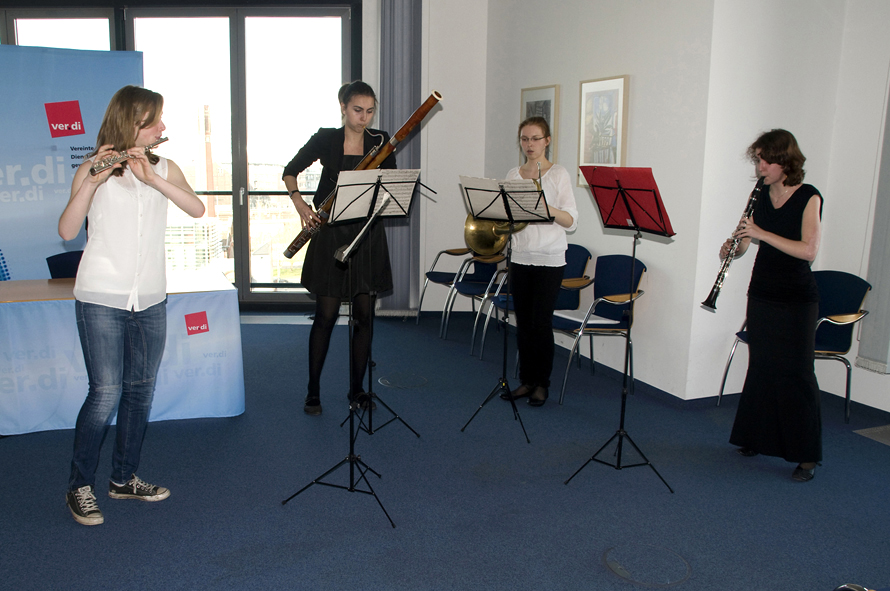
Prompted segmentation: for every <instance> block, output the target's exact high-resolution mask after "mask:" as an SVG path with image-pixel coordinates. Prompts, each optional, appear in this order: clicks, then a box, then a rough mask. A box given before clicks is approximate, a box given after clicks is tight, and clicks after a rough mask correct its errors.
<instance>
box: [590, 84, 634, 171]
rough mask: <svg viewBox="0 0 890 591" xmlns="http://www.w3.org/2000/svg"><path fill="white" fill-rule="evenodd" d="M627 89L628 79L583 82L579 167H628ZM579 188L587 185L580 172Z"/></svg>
mask: <svg viewBox="0 0 890 591" xmlns="http://www.w3.org/2000/svg"><path fill="white" fill-rule="evenodd" d="M627 86H628V77H627V76H617V77H615V78H600V79H599V80H588V81H586V82H582V83H581V118H580V131H579V136H580V137H579V143H578V166H590V165H596V166H624V162H625V159H626V157H627ZM578 186H582V187H586V186H587V181H586V180H585V179H584V175H582V174H581V171H580V170H579V171H578Z"/></svg>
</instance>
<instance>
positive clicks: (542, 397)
mask: <svg viewBox="0 0 890 591" xmlns="http://www.w3.org/2000/svg"><path fill="white" fill-rule="evenodd" d="M549 396H550V392H549V391H548V390H547V388H545V387H544V386H537V387H535V390H534V391H533V392H532V393H531V395H530V396H529V397H528V405H529V406H544V403H545V402H547V398H548V397H549Z"/></svg>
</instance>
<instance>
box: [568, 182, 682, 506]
mask: <svg viewBox="0 0 890 591" xmlns="http://www.w3.org/2000/svg"><path fill="white" fill-rule="evenodd" d="M581 172H582V174H584V178H585V179H587V183H588V184H589V185H590V190H591V191H592V192H593V198H594V200H595V201H596V205H597V207H598V208H599V211H600V215H601V216H602V219H603V225H604V226H605V227H606V228H616V229H622V230H633V232H634V233H633V256H632V257H631V259H630V260H631V269H630V289H628V292H627V293H628V298H629V302H628V309H627V315H628V323H627V340H626V343H625V346H624V382H623V384H622V388H621V418H620V420H619V423H618V430H617V431H615V434H614V435H612V437H611V438H610V439H609V440H608V441H607V442H606V443H604V444H603V446H602V447H600V448H599V449H598V450H597V451H596V453H594V454H593V455H592V456H591V457H590V459H589V460H587V461H586V462H585V463H584V465H582V466H581V467H580V468H578V469H577V470H576V471H575V473H574V474H572V475H571V476H570V477H569V479H568V480H566V481H565V483H564V484H568V483H569V480H571V479H572V478H574V477H575V476H576V475H577V474H578V472H580V471H581V470H583V469H584V467H585V466H587V464H589V463H590V462H599V463H600V464H605V465H607V466H612V467H613V468H615V469H616V470H621V469H622V468H635V467H637V466H649V467H650V468H652V471H653V472H655V475H656V476H658V478H659V479H661V481H662V482H663V483H664V485H665V486H666V487H668V490H669V491H671V493H673V492H674V489H672V488H671V486H670V485H669V484H668V483H667V481H666V480H665V479H664V478H662V476H661V474H659V473H658V470H656V469H655V466H653V465H652V462H650V461H649V459H648V458H647V457H646V455H645V454H644V453H643V451H642V450H641V449H640V448H639V447H637V444H636V443H634V441H633V439H631V438H630V435H628V433H627V431H626V430H625V429H624V417H625V414H626V407H627V385H628V381H629V374H630V372H629V369H630V365H629V363H630V343H631V340H630V330H631V327H632V326H633V309H634V300H636V297H637V296H636V294H635V291H636V285H634V278H635V277H636V270H635V268H634V266H635V265H636V260H637V239H638V238H639V237H640V235H641V234H640V233H641V232H647V233H649V234H656V235H658V236H668V237H670V236H673V235H674V234H675V233H674V230H673V228H671V221H670V219H668V215H667V212H666V211H665V209H664V203H662V201H661V193H659V192H658V186H657V185H656V184H655V179H654V178H653V177H652V169H651V168H622V167H615V166H582V167H581ZM593 279H594V281H596V277H594V278H593ZM616 438H617V439H618V444H617V449H616V450H615V463H614V464H613V463H611V462H606V461H603V460H601V459H599V458H597V456H598V455H599V454H600V452H602V451H603V450H604V449H605V448H606V447H607V446H608V445H609V444H610V443H612V441H613V440H615V439H616ZM625 439H627V441H628V442H629V443H630V444H631V445H632V446H633V447H634V449H635V450H637V453H638V454H640V457H641V458H642V459H643V461H642V462H639V463H636V464H630V465H627V466H622V465H621V451H622V449H623V443H624V440H625Z"/></svg>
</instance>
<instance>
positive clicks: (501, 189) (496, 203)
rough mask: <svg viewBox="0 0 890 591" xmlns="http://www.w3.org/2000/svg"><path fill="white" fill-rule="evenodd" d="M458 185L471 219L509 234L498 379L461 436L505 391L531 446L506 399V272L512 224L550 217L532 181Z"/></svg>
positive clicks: (463, 179)
mask: <svg viewBox="0 0 890 591" xmlns="http://www.w3.org/2000/svg"><path fill="white" fill-rule="evenodd" d="M460 184H461V188H462V189H463V192H464V194H465V196H466V201H467V206H468V207H469V209H470V214H471V215H472V216H473V218H474V219H477V220H492V221H497V222H506V223H509V225H510V231H509V234H508V235H507V305H506V306H504V349H503V362H502V365H501V377H500V379H498V383H497V384H496V385H495V387H494V388H493V389H492V390H491V392H490V393H489V394H488V397H487V398H486V399H485V400H483V401H482V404H480V405H479V408H477V409H476V412H474V413H473V416H471V417H470V420H469V421H467V424H466V425H464V426H463V428H462V429H461V433H463V431H464V429H466V428H467V426H468V425H469V424H470V423H471V422H472V421H473V419H474V418H476V415H477V414H479V411H480V410H482V407H483V406H485V405H486V404H488V403H489V401H490V400H491V399H492V398H494V397H495V395H496V394H498V392H505V393H506V394H507V398H508V399H509V400H510V405H511V406H512V408H513V419H514V420H517V421H519V426H520V427H522V434H523V435H525V440H526V442H527V443H531V440H530V439H529V438H528V433H526V431H525V425H523V424H522V417H520V416H519V409H517V408H516V400H514V399H513V397H512V396H510V385H509V383H508V382H507V323H508V320H509V317H510V304H509V302H510V299H511V298H512V297H513V285H512V281H511V273H510V264H511V257H512V248H513V246H512V245H513V232H514V229H515V224H516V222H550V221H552V220H553V217H552V216H551V215H550V209H549V208H548V207H547V199H546V198H545V197H544V191H543V190H541V189H539V188H538V187H537V186H536V184H535V182H534V181H532V180H529V179H517V180H510V181H507V180H502V181H496V180H493V179H480V178H473V177H465V176H462V177H460ZM491 305H494V304H491Z"/></svg>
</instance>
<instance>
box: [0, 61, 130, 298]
mask: <svg viewBox="0 0 890 591" xmlns="http://www.w3.org/2000/svg"><path fill="white" fill-rule="evenodd" d="M0 73H2V75H3V92H2V93H0V112H2V113H3V116H2V117H0V280H15V279H46V278H48V277H49V270H48V268H47V266H46V257H48V256H51V255H54V254H57V253H60V252H64V251H66V250H80V249H82V248H83V246H84V242H85V239H86V236H85V233H84V232H83V231H81V233H80V234H79V235H78V236H77V238H75V239H74V240H71V241H69V242H65V241H63V240H62V239H61V238H60V237H59V233H58V223H59V216H60V215H61V214H62V210H64V209H65V205H66V204H67V203H68V198H69V196H70V193H71V180H72V179H73V177H74V172H75V170H77V167H78V166H79V165H80V163H81V162H82V161H83V158H84V156H86V155H87V154H88V153H90V152H91V151H92V150H93V149H94V147H95V146H94V144H95V142H96V136H97V135H98V133H99V126H100V125H101V123H102V117H103V115H104V114H105V107H106V106H108V101H109V100H110V99H111V97H112V95H113V94H114V93H115V92H117V90H118V89H120V88H121V87H123V86H126V85H127V84H134V85H138V86H141V85H142V53H140V52H130V51H79V50H73V49H49V48H45V47H19V46H16V45H0Z"/></svg>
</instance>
